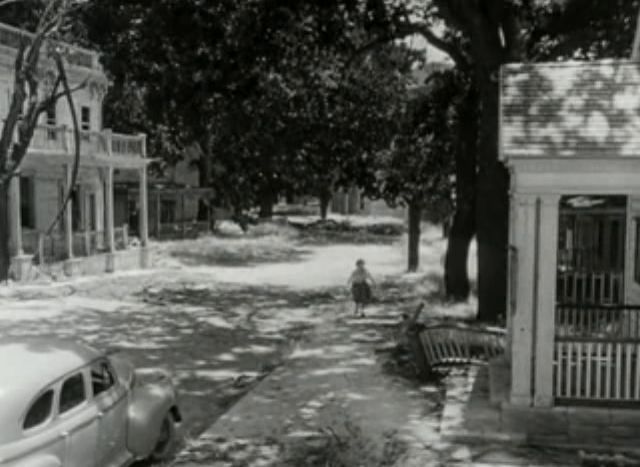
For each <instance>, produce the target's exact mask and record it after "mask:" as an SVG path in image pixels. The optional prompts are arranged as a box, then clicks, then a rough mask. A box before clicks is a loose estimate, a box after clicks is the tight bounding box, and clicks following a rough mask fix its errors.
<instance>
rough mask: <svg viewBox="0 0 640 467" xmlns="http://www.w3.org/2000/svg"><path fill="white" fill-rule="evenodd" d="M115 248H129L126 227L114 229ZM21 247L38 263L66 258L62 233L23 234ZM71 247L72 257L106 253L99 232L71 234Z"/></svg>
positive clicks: (104, 243) (103, 237) (103, 241)
mask: <svg viewBox="0 0 640 467" xmlns="http://www.w3.org/2000/svg"><path fill="white" fill-rule="evenodd" d="M114 237H115V248H116V250H124V249H126V248H128V246H129V228H128V226H127V225H123V226H122V227H117V228H115V229H114ZM23 246H24V250H25V252H26V253H29V254H33V255H36V256H37V258H38V262H39V263H40V264H43V263H52V262H56V261H63V260H65V259H66V258H67V257H68V252H67V244H66V238H65V236H64V234H63V233H52V234H49V235H46V234H44V233H42V232H36V231H30V232H24V233H23ZM72 247H73V256H74V257H83V256H93V255H96V254H99V253H104V252H106V251H107V235H106V232H104V231H101V230H85V231H81V232H73V236H72Z"/></svg>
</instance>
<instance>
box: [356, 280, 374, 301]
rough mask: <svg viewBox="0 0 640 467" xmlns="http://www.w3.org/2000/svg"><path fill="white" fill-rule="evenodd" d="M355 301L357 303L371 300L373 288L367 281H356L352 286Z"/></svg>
mask: <svg viewBox="0 0 640 467" xmlns="http://www.w3.org/2000/svg"><path fill="white" fill-rule="evenodd" d="M351 293H352V294H353V301H354V302H356V303H369V301H370V300H371V288H370V287H369V284H367V281H362V282H354V283H353V285H352V286H351Z"/></svg>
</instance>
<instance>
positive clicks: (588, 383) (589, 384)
mask: <svg viewBox="0 0 640 467" xmlns="http://www.w3.org/2000/svg"><path fill="white" fill-rule="evenodd" d="M585 346H586V350H587V359H586V360H587V368H586V376H585V384H584V396H585V397H586V398H587V399H589V398H591V396H592V392H593V391H592V389H593V381H592V380H591V364H592V362H591V353H592V352H593V344H592V343H591V342H587V343H586V344H585Z"/></svg>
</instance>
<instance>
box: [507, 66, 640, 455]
mask: <svg viewBox="0 0 640 467" xmlns="http://www.w3.org/2000/svg"><path fill="white" fill-rule="evenodd" d="M639 112H640V63H637V62H630V61H594V62H563V63H547V64H535V65H533V64H518V65H509V66H506V67H505V68H504V69H503V71H502V79H501V115H500V120H501V121H500V148H501V155H500V156H501V159H502V161H503V162H504V163H505V165H506V166H507V167H508V168H509V170H510V173H511V207H510V209H511V211H510V224H509V225H510V227H509V234H510V237H509V238H510V263H509V276H510V284H509V303H508V307H509V312H508V334H509V341H510V344H509V352H508V355H509V357H510V361H509V371H510V378H509V379H510V381H509V385H510V387H509V400H508V401H507V405H506V408H507V409H508V410H507V413H511V414H513V413H521V414H525V415H526V417H529V419H531V420H532V419H535V420H536V422H535V423H530V424H527V423H523V425H522V426H520V429H525V428H524V427H525V426H526V430H527V431H528V434H529V435H532V436H537V437H538V438H539V439H546V440H547V441H552V442H556V443H558V442H559V443H561V444H564V443H569V444H591V445H596V444H599V445H603V444H607V445H618V444H623V445H624V444H635V442H636V441H635V440H636V437H637V427H638V426H640V410H638V409H640V177H639V176H638V174H640V131H639V130H640V113H639ZM523 421H524V419H523ZM550 427H551V428H550ZM550 429H551V430H552V433H550V432H549V430H550ZM536 430H537V431H538V432H537V433H536ZM544 430H547V432H546V433H540V431H544ZM545 436H546V438H545Z"/></svg>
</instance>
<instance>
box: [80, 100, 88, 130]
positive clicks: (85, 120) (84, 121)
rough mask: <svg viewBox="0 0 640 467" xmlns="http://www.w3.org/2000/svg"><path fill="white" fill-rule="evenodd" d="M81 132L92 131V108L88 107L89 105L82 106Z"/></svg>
mask: <svg viewBox="0 0 640 467" xmlns="http://www.w3.org/2000/svg"><path fill="white" fill-rule="evenodd" d="M85 112H86V114H85ZM85 116H86V118H85ZM80 130H81V131H91V106H88V105H81V106H80Z"/></svg>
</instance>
